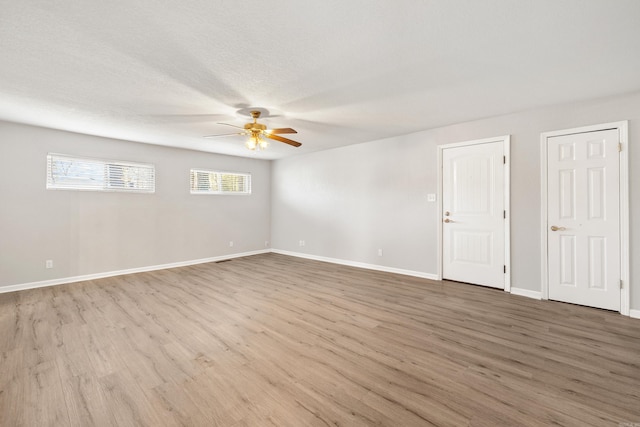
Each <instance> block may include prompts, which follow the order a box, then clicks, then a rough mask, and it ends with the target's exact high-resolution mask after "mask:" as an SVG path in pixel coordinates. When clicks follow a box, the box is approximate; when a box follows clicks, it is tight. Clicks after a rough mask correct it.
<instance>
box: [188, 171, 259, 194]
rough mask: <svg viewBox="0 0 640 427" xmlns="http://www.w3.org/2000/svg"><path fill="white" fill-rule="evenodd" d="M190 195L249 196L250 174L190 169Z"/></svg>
mask: <svg viewBox="0 0 640 427" xmlns="http://www.w3.org/2000/svg"><path fill="white" fill-rule="evenodd" d="M191 194H251V174H247V173H235V172H221V171H208V170H200V169H191Z"/></svg>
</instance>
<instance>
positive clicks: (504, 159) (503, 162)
mask: <svg viewBox="0 0 640 427" xmlns="http://www.w3.org/2000/svg"><path fill="white" fill-rule="evenodd" d="M502 164H503V165H506V164H507V156H502Z"/></svg>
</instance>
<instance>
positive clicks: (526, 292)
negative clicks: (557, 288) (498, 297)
mask: <svg viewBox="0 0 640 427" xmlns="http://www.w3.org/2000/svg"><path fill="white" fill-rule="evenodd" d="M511 293H512V294H514V295H520V296H522V297H527V298H533V299H540V300H541V299H542V292H539V291H530V290H529V289H521V288H514V287H512V288H511Z"/></svg>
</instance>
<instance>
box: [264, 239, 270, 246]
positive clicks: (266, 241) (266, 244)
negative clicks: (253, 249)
mask: <svg viewBox="0 0 640 427" xmlns="http://www.w3.org/2000/svg"><path fill="white" fill-rule="evenodd" d="M264 247H265V248H268V247H269V241H268V240H265V241H264Z"/></svg>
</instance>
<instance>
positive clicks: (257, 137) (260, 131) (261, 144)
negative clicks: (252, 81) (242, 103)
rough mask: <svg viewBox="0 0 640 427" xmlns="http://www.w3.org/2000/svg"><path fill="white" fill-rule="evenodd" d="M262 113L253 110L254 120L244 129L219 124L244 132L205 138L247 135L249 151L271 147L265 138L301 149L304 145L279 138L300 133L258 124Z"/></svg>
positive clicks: (227, 124)
mask: <svg viewBox="0 0 640 427" xmlns="http://www.w3.org/2000/svg"><path fill="white" fill-rule="evenodd" d="M260 113H261V112H260V111H258V110H252V111H251V112H250V114H251V117H252V118H253V122H252V123H247V124H246V125H244V127H240V126H236V125H231V124H229V123H219V124H221V125H225V126H232V127H234V128H238V129H243V130H242V132H236V133H224V134H220V135H206V136H205V137H204V138H219V137H225V136H238V135H245V136H248V137H249V139H248V140H247V142H246V146H247V148H248V149H249V150H252V151H255V150H264V149H265V148H267V147H268V146H269V142H268V141H267V140H265V139H264V138H269V139H273V140H274V141H279V142H284V143H285V144H289V145H292V146H294V147H300V146H301V145H302V144H301V143H299V142H298V141H294V140H292V139H289V138H285V137H283V136H279V134H283V133H298V132H297V131H295V130H294V129H291V128H278V129H267V126H266V125H263V124H262V123H258V118H259V117H260Z"/></svg>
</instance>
